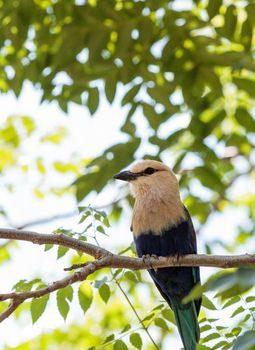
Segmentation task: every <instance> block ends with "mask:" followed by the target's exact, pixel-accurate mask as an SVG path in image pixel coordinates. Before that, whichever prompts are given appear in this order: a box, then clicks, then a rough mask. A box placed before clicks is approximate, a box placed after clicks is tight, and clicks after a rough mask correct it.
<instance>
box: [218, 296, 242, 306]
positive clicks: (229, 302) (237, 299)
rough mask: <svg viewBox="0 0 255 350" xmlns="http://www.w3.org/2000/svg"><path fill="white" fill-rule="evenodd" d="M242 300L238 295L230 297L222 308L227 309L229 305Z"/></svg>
mask: <svg viewBox="0 0 255 350" xmlns="http://www.w3.org/2000/svg"><path fill="white" fill-rule="evenodd" d="M239 301H240V297H239V296H238V295H237V296H235V297H233V298H230V299H229V300H228V301H227V302H226V303H225V304H224V305H223V307H222V309H225V308H226V307H229V306H230V305H233V304H236V303H238V302H239Z"/></svg>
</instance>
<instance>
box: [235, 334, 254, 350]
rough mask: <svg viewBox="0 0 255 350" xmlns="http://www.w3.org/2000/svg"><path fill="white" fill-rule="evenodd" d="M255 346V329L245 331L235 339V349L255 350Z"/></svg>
mask: <svg viewBox="0 0 255 350" xmlns="http://www.w3.org/2000/svg"><path fill="white" fill-rule="evenodd" d="M254 347H255V331H248V332H245V333H244V334H243V335H241V336H240V337H238V339H237V340H236V341H235V343H234V346H233V350H253V349H254Z"/></svg>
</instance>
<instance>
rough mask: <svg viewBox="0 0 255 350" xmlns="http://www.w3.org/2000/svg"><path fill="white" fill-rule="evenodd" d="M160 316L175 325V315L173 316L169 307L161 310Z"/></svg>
mask: <svg viewBox="0 0 255 350" xmlns="http://www.w3.org/2000/svg"><path fill="white" fill-rule="evenodd" d="M161 314H162V316H163V317H164V318H165V319H166V320H167V321H169V322H171V323H173V324H174V325H176V321H175V317H174V313H173V311H172V310H170V309H169V308H167V309H164V310H162V311H161Z"/></svg>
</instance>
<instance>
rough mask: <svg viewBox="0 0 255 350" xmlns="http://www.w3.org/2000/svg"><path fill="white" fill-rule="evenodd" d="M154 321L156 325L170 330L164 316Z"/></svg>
mask: <svg viewBox="0 0 255 350" xmlns="http://www.w3.org/2000/svg"><path fill="white" fill-rule="evenodd" d="M154 323H155V325H156V326H158V327H160V328H163V329H165V330H167V331H168V330H169V327H168V325H167V323H166V321H165V320H164V319H163V318H161V317H157V318H155V320H154Z"/></svg>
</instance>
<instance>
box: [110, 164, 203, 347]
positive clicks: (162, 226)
mask: <svg viewBox="0 0 255 350" xmlns="http://www.w3.org/2000/svg"><path fill="white" fill-rule="evenodd" d="M114 179H117V180H122V181H127V182H129V184H130V190H131V194H132V195H133V196H134V197H135V203H134V208H133V214H132V224H131V231H132V232H133V237H134V242H135V246H136V251H137V255H138V256H139V257H140V258H146V257H147V258H148V257H151V256H152V257H155V256H156V257H158V256H177V257H179V256H183V255H185V254H197V243H196V234H195V230H194V227H193V223H192V220H191V217H190V215H189V212H188V210H187V208H186V207H185V206H184V204H183V203H182V201H181V198H180V191H179V184H178V180H177V177H176V175H175V174H174V172H173V171H172V170H171V169H170V168H169V167H168V166H167V165H165V164H163V163H161V162H158V161H155V160H142V161H139V162H137V163H135V164H133V165H132V166H131V167H130V170H124V171H121V172H119V173H118V174H116V175H114ZM148 271H149V274H150V276H151V278H152V280H153V282H154V284H155V285H156V287H157V289H158V290H159V292H160V294H161V296H162V297H163V298H164V299H165V300H166V302H167V303H168V305H169V306H170V308H171V309H172V310H173V312H174V315H175V319H176V325H177V328H178V331H179V334H180V337H181V340H182V343H183V346H184V349H185V350H195V349H196V344H197V343H199V338H200V330H199V324H198V314H199V311H200V307H201V299H197V300H192V301H189V302H188V303H183V298H185V297H186V296H187V295H188V294H189V292H190V291H191V289H192V288H193V287H194V286H195V285H197V284H199V283H200V271H199V267H165V268H160V269H149V270H148Z"/></svg>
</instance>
